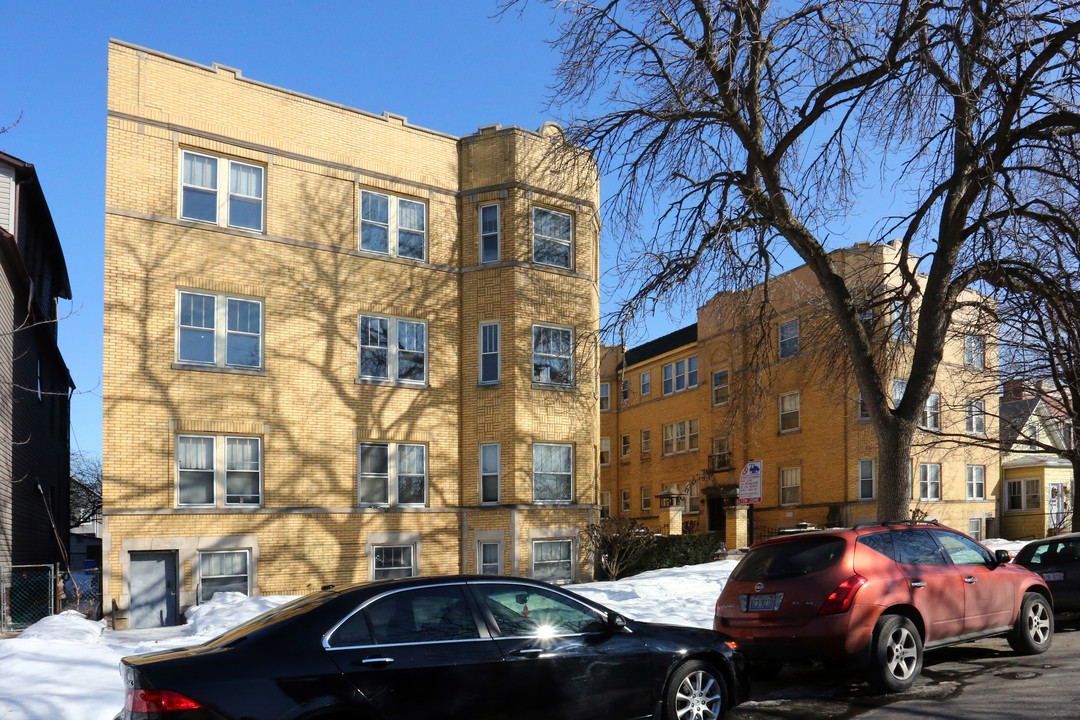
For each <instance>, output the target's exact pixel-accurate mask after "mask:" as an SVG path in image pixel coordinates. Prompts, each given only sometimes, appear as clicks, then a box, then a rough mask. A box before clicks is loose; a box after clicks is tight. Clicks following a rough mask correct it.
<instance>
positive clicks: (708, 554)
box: [624, 533, 722, 575]
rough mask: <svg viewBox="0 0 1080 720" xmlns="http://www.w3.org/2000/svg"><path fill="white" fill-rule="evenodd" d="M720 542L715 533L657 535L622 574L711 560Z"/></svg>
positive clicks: (713, 558) (714, 558) (714, 556)
mask: <svg viewBox="0 0 1080 720" xmlns="http://www.w3.org/2000/svg"><path fill="white" fill-rule="evenodd" d="M721 543H722V541H721V539H720V536H719V535H718V534H717V533H701V534H699V535H658V536H656V540H655V541H654V542H653V543H652V545H651V546H650V547H648V548H647V549H646V550H645V551H644V552H643V553H641V555H639V556H638V558H637V559H636V561H635V562H634V563H633V564H632V565H631V566H630V567H628V568H627V569H626V570H625V572H624V575H631V574H635V573H639V572H645V571H646V570H659V569H660V568H669V567H680V566H682V565H698V564H700V563H705V562H712V561H713V560H716V559H717V557H716V551H717V550H719V549H720V545H721Z"/></svg>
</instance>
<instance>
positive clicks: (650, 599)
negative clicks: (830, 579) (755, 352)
mask: <svg viewBox="0 0 1080 720" xmlns="http://www.w3.org/2000/svg"><path fill="white" fill-rule="evenodd" d="M985 544H986V545H987V547H989V548H990V549H992V550H996V549H998V548H1005V549H1007V550H1009V551H1010V552H1013V553H1015V552H1016V551H1017V550H1019V549H1020V548H1021V547H1023V545H1024V543H1022V542H1020V543H1017V542H1009V541H1005V540H990V541H987V542H986V543H985ZM736 562H737V561H736V560H721V561H718V562H713V563H706V564H704V565H690V566H686V567H680V568H669V569H664V570H653V571H651V572H646V573H641V574H640V575H635V576H634V577H630V578H626V579H624V580H618V581H614V582H596V583H588V584H585V585H573V586H571V588H572V589H573V590H574V591H576V592H578V593H580V594H581V595H584V596H586V597H588V598H590V599H592V600H595V601H596V602H599V603H601V604H603V605H606V606H607V607H610V608H611V609H613V610H616V611H618V612H620V613H622V614H624V615H626V616H628V617H631V618H635V619H638V620H648V621H652V622H662V623H670V624H673V625H691V626H695V627H704V628H708V627H712V614H713V606H714V604H715V603H716V598H717V596H718V595H719V594H720V590H721V589H722V588H723V587H724V583H725V582H726V581H727V578H728V575H730V574H731V571H732V570H733V569H734V568H735V565H736ZM290 599H292V598H291V597H289V596H285V595H273V596H264V597H255V598H248V597H244V596H243V595H240V594H238V593H219V594H218V595H216V596H215V597H214V600H213V601H212V602H209V603H206V604H204V605H199V606H198V607H195V608H191V609H189V610H188V611H187V618H188V622H187V624H186V625H182V626H179V627H171V628H156V629H153V630H108V629H106V628H105V621H103V620H102V621H98V622H91V621H89V620H86V619H85V618H83V617H82V616H81V615H79V614H78V613H75V612H65V613H61V614H60V615H55V616H53V617H49V618H45V619H44V620H42V621H41V622H38V623H35V624H34V625H32V626H31V627H29V628H27V629H26V630H25V631H24V632H23V633H22V635H20V636H19V637H17V638H14V639H10V640H0V720H112V718H113V716H115V715H116V713H117V712H118V711H119V710H120V708H121V706H122V705H123V703H124V689H123V686H122V684H121V681H120V672H119V669H118V665H119V662H120V658H122V657H125V656H127V655H137V654H139V653H146V652H153V651H155V650H163V649H167V648H174V647H183V646H185V645H195V644H198V643H202V642H205V641H206V640H209V639H211V638H213V637H216V636H217V635H220V634H221V633H223V632H225V631H226V630H228V629H229V628H231V627H234V626H236V625H239V624H240V623H242V622H244V621H245V620H248V619H250V618H252V617H255V616H256V615H259V614H261V613H263V612H266V611H267V610H269V609H271V608H274V607H276V606H278V605H280V604H281V603H283V602H286V601H288V600H290Z"/></svg>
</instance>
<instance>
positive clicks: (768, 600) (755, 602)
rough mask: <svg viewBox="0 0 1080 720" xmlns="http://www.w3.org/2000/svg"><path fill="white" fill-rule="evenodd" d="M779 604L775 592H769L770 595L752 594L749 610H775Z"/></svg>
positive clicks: (748, 605) (748, 604)
mask: <svg viewBox="0 0 1080 720" xmlns="http://www.w3.org/2000/svg"><path fill="white" fill-rule="evenodd" d="M778 605H779V603H778V602H777V601H776V594H775V593H769V594H768V595H751V596H750V599H749V602H748V603H747V610H748V611H749V612H762V611H768V610H775V609H776V608H777V606H778Z"/></svg>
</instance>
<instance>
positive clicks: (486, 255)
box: [480, 203, 501, 263]
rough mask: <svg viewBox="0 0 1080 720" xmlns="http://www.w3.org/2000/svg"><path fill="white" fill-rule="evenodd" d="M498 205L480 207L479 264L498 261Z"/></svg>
mask: <svg viewBox="0 0 1080 720" xmlns="http://www.w3.org/2000/svg"><path fill="white" fill-rule="evenodd" d="M500 230H501V228H500V227H499V205H498V204H497V203H496V204H492V205H481V206H480V262H481V263H493V262H498V261H499V235H500Z"/></svg>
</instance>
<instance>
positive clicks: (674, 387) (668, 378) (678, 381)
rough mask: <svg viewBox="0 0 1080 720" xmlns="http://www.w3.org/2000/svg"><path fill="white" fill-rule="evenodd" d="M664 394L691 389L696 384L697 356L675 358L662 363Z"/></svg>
mask: <svg viewBox="0 0 1080 720" xmlns="http://www.w3.org/2000/svg"><path fill="white" fill-rule="evenodd" d="M663 377H664V388H663V389H664V395H673V394H675V393H681V392H686V391H687V390H693V389H694V388H696V387H697V386H698V356H697V355H690V356H689V357H685V358H682V359H681V360H675V361H674V362H669V363H668V364H666V365H664V368H663Z"/></svg>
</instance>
